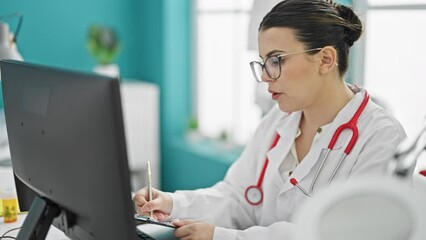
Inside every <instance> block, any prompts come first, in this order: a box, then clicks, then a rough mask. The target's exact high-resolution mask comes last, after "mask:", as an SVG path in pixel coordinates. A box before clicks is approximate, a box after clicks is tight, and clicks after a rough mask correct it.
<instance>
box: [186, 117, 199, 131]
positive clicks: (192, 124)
mask: <svg viewBox="0 0 426 240" xmlns="http://www.w3.org/2000/svg"><path fill="white" fill-rule="evenodd" d="M188 130H190V131H191V130H198V120H197V118H195V117H190V118H189V119H188Z"/></svg>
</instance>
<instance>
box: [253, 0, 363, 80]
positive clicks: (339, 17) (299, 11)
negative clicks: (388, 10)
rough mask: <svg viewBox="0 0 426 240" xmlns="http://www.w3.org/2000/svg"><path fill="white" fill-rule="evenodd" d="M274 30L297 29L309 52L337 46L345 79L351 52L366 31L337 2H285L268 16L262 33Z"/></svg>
mask: <svg viewBox="0 0 426 240" xmlns="http://www.w3.org/2000/svg"><path fill="white" fill-rule="evenodd" d="M273 27H288V28H291V29H293V30H294V31H295V34H296V38H297V39H298V41H300V42H302V43H303V44H304V45H305V46H306V48H307V49H312V48H321V47H325V46H332V47H334V48H335V49H336V51H337V54H338V64H339V73H340V75H341V76H343V75H344V74H345V72H346V71H347V69H348V62H349V49H350V47H351V46H352V45H353V44H354V42H355V41H356V40H358V38H359V37H360V36H361V33H362V31H363V27H362V23H361V21H360V20H359V18H358V16H357V15H356V14H355V13H354V12H353V10H352V9H351V8H349V7H347V6H345V5H341V4H338V3H335V2H333V0H284V1H282V2H280V3H278V4H277V5H276V6H275V7H274V8H272V10H271V11H270V12H269V13H268V14H266V16H265V17H264V18H263V21H262V22H261V23H260V26H259V31H263V30H266V29H269V28H273Z"/></svg>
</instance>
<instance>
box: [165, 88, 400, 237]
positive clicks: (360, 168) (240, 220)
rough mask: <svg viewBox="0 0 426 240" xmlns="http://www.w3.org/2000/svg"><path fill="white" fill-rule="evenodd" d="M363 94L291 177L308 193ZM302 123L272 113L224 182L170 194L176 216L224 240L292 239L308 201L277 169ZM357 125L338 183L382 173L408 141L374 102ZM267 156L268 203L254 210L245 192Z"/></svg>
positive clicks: (326, 172) (333, 156)
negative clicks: (295, 219) (296, 216)
mask: <svg viewBox="0 0 426 240" xmlns="http://www.w3.org/2000/svg"><path fill="white" fill-rule="evenodd" d="M364 92H365V91H364V90H361V92H359V93H357V94H356V95H355V97H354V98H353V99H352V100H351V101H350V102H349V103H348V104H347V105H346V106H345V107H344V108H343V109H342V110H341V111H340V112H339V113H338V115H337V116H336V118H335V119H334V121H333V122H332V123H331V125H330V127H329V128H328V130H326V131H325V132H324V133H323V134H322V135H321V136H320V138H319V139H318V141H316V142H314V143H313V146H312V147H311V149H310V151H309V153H308V154H307V155H306V157H305V158H304V159H303V161H302V162H301V163H300V164H299V165H298V166H297V167H296V169H295V170H294V172H293V175H292V177H294V178H296V179H297V180H298V181H299V184H300V185H301V186H303V187H304V188H305V189H309V185H310V183H311V181H312V179H313V176H314V175H315V173H316V170H317V169H318V165H319V163H318V161H317V160H318V158H319V155H320V153H321V151H322V150H323V149H325V148H327V146H328V144H329V142H330V139H331V137H332V135H333V133H334V132H335V130H336V129H337V128H338V127H339V126H340V125H341V124H343V123H346V122H348V121H349V120H350V119H351V118H352V116H353V115H354V113H355V112H356V110H357V109H358V107H359V106H360V104H361V102H362V100H363V99H364ZM300 118H301V112H293V113H291V114H289V113H284V112H282V111H281V110H280V109H279V108H278V107H275V108H273V109H272V110H271V111H270V112H269V113H268V114H267V115H266V116H265V117H264V119H263V120H262V122H261V124H260V125H259V127H258V129H257V130H256V132H255V135H254V137H253V139H252V140H251V142H250V143H249V144H248V145H247V146H246V148H245V150H244V151H243V153H242V155H241V157H240V158H239V159H238V160H237V161H235V163H233V164H232V166H231V167H230V169H229V170H228V172H227V174H226V176H225V179H224V180H223V181H221V182H219V183H217V184H216V185H214V186H213V187H210V188H206V189H199V190H196V191H177V192H175V193H170V195H171V196H172V199H173V210H172V213H171V216H172V217H174V218H192V219H196V220H204V221H207V222H210V223H213V224H214V225H216V226H217V227H216V228H215V231H214V237H213V238H214V239H219V240H226V239H232V240H234V239H256V240H259V239H286V240H288V239H292V236H293V234H292V231H293V230H294V229H295V228H294V227H295V226H294V225H293V223H291V222H292V219H291V217H292V214H293V213H294V212H295V211H296V210H297V208H298V207H300V205H301V203H302V202H303V201H305V200H306V199H307V197H306V196H305V195H304V194H303V193H302V192H301V191H300V190H299V189H297V188H296V187H294V186H293V185H292V184H291V183H290V182H289V180H286V181H285V182H284V180H283V178H282V177H281V175H280V173H279V171H278V169H279V166H280V164H281V162H282V161H283V160H284V158H285V156H286V155H287V154H288V153H289V151H290V148H291V146H292V144H293V143H294V139H295V136H296V133H297V130H298V127H299V122H300ZM357 126H358V129H359V137H358V141H357V142H356V144H355V146H354V148H353V149H352V152H351V153H350V154H349V155H348V156H347V158H346V159H345V160H344V162H343V164H342V166H341V168H340V170H339V172H338V174H337V175H336V177H335V178H334V180H333V181H334V182H336V181H339V180H342V179H348V178H353V177H357V176H364V175H367V174H374V175H377V174H383V173H384V169H385V167H386V166H387V164H388V162H389V160H390V159H391V154H392V152H393V151H394V149H395V148H396V146H397V145H398V144H399V143H400V142H401V141H402V140H403V139H404V138H405V132H404V130H403V128H402V127H401V125H400V124H399V123H398V122H397V121H396V120H395V119H394V118H393V117H391V116H390V115H389V114H388V113H387V112H386V111H385V110H383V109H382V108H380V107H379V106H378V105H376V104H375V103H374V102H373V101H371V100H370V101H369V102H368V104H367V106H366V108H365V109H364V111H363V113H362V114H361V116H360V118H359V120H358V125H357ZM276 133H278V134H279V135H280V139H279V141H278V143H277V145H276V147H275V148H273V149H272V150H269V147H270V144H271V142H272V141H273V139H274V136H275V134H276ZM350 137H351V132H350V131H344V132H343V133H342V134H341V136H340V138H339V139H338V141H337V143H336V145H335V148H334V149H335V150H333V151H332V152H331V153H330V155H329V157H328V159H327V162H326V164H325V166H324V168H323V170H322V172H321V174H320V175H319V177H318V180H317V183H316V185H315V189H314V194H315V192H318V191H320V190H321V188H323V189H324V187H325V186H326V185H327V180H328V178H329V177H330V175H331V172H332V171H333V169H334V167H335V164H336V163H337V161H338V158H339V157H340V154H341V153H342V151H343V150H344V148H345V147H346V144H347V143H348V141H349V140H350ZM266 156H268V158H269V165H268V168H267V170H266V173H265V177H264V180H263V185H262V189H263V192H264V199H263V203H261V204H260V205H258V206H252V205H250V204H249V203H248V202H247V201H246V200H245V197H244V192H245V190H246V188H247V187H248V186H250V185H255V184H256V183H257V180H258V178H259V174H260V172H261V168H262V166H263V164H264V161H265V157H266ZM207 173H208V169H206V174H207ZM194 181H196V179H194Z"/></svg>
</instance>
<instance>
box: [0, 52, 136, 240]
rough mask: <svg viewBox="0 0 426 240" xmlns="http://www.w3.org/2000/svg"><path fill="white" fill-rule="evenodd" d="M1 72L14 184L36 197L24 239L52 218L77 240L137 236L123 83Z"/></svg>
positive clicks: (31, 68) (65, 74)
mask: <svg viewBox="0 0 426 240" xmlns="http://www.w3.org/2000/svg"><path fill="white" fill-rule="evenodd" d="M0 67H1V74H2V86H3V98H4V107H5V117H6V125H7V133H8V138H9V143H10V154H11V158H12V166H13V171H14V174H15V179H16V180H17V182H18V183H17V186H18V188H22V187H23V186H26V187H28V188H29V189H31V190H32V191H33V192H34V193H35V195H36V197H35V200H34V201H33V202H32V205H31V208H30V211H29V213H28V216H27V219H26V221H25V223H24V226H23V227H22V229H21V232H23V233H22V234H29V233H25V232H28V231H32V230H31V228H34V224H36V223H35V222H40V220H37V218H41V217H46V216H51V218H52V220H53V225H54V226H56V227H57V228H59V229H60V230H61V231H63V232H64V233H65V234H66V235H67V236H69V237H70V238H72V239H136V231H135V223H134V220H133V214H134V209H133V203H132V200H131V190H130V180H129V168H128V162H127V153H126V144H125V136H124V127H123V118H122V110H121V101H120V89H119V81H118V79H116V78H109V77H104V76H100V75H95V74H89V73H79V72H74V71H70V70H63V69H56V68H52V67H46V66H40V65H35V64H30V63H24V62H18V61H10V60H4V61H1V62H0ZM19 190H22V189H18V192H20V191H19ZM21 197H22V198H23V199H22V201H23V202H24V201H28V198H29V197H28V196H27V197H25V196H24V195H22V194H19V195H18V198H21ZM40 212H43V213H40ZM31 219H36V220H35V221H34V220H31ZM31 221H32V223H31ZM27 222H29V223H27ZM48 225H49V227H50V223H49V224H48ZM21 232H20V234H21ZM18 236H19V235H18ZM28 236H29V235H28ZM37 239H38V238H37Z"/></svg>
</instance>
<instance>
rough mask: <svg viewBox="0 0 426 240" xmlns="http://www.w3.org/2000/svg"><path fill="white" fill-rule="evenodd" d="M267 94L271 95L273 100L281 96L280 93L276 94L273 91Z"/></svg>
mask: <svg viewBox="0 0 426 240" xmlns="http://www.w3.org/2000/svg"><path fill="white" fill-rule="evenodd" d="M269 92H270V93H271V94H272V99H273V100H277V99H278V98H279V97H280V96H281V94H282V93H277V92H274V91H269Z"/></svg>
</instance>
